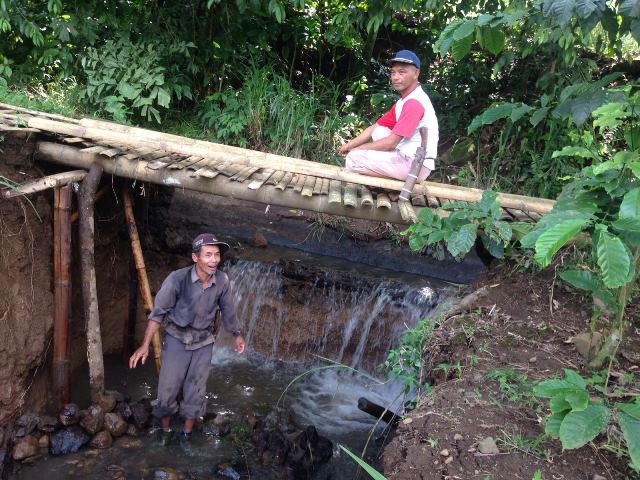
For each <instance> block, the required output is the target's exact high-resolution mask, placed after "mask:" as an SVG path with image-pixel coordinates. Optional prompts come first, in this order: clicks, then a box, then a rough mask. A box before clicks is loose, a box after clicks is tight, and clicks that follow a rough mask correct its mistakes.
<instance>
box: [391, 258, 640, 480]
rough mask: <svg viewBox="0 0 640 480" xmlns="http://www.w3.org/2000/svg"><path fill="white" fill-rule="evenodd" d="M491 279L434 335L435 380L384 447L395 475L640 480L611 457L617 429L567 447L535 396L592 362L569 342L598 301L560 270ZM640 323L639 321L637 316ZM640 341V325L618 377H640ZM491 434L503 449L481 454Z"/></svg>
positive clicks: (396, 479)
mask: <svg viewBox="0 0 640 480" xmlns="http://www.w3.org/2000/svg"><path fill="white" fill-rule="evenodd" d="M481 283H482V284H484V285H489V286H490V293H489V295H488V296H487V297H485V298H484V299H482V300H480V301H478V302H477V304H476V305H475V307H474V309H473V310H472V313H470V314H466V315H461V316H457V317H453V318H451V319H450V320H448V321H446V322H445V323H444V324H443V325H441V326H440V328H438V329H437V331H436V332H435V334H434V336H433V339H432V341H431V347H430V351H431V359H430V367H431V371H430V375H431V376H432V378H433V382H434V386H433V389H432V392H431V393H430V394H429V395H427V396H426V397H425V398H424V400H423V401H422V402H421V404H420V405H419V406H418V407H417V408H416V409H415V410H413V411H412V412H411V413H410V414H409V415H408V416H407V418H406V419H405V420H404V421H403V422H402V423H401V424H400V426H399V427H398V429H397V433H396V435H395V437H394V438H393V440H392V441H391V443H390V444H389V445H387V447H386V448H385V449H384V453H383V454H382V457H381V464H382V469H383V470H384V473H385V476H386V478H387V479H389V480H401V479H407V480H409V479H411V480H417V479H424V480H433V479H436V478H442V479H471V478H478V479H483V480H484V479H491V480H513V479H522V480H531V479H532V478H534V474H535V473H536V471H537V470H540V472H541V474H542V476H541V477H540V478H543V479H576V480H578V479H580V480H582V479H585V480H587V479H588V480H592V479H598V478H606V479H611V480H613V479H622V478H636V477H630V476H629V475H631V473H630V470H629V468H628V466H627V465H626V463H625V462H624V461H622V460H620V459H617V458H616V457H615V455H614V454H612V453H611V451H615V449H616V448H617V447H616V442H615V441H614V440H613V438H615V436H609V434H610V433H611V432H610V431H608V432H607V433H606V434H605V435H601V436H600V437H599V438H598V439H597V440H596V441H594V442H593V443H590V444H589V445H587V446H585V447H583V448H580V449H578V450H569V451H566V452H564V453H563V452H562V448H561V445H560V443H559V441H555V440H548V439H544V438H542V437H541V434H542V432H543V427H542V425H541V419H542V418H544V417H545V416H546V413H547V410H546V405H544V404H540V403H538V402H537V401H536V400H535V398H534V397H533V396H532V395H531V386H532V383H533V382H535V381H537V380H541V379H545V378H549V377H552V376H562V369H563V368H572V369H576V370H580V369H581V368H582V367H583V363H584V360H583V358H582V357H581V356H580V355H579V354H578V353H577V352H576V350H575V347H574V346H573V345H572V344H571V343H569V342H568V339H569V338H570V337H571V336H573V335H575V334H577V333H580V332H584V331H586V330H588V321H589V317H590V312H591V307H590V306H589V305H588V303H586V301H584V300H583V299H581V298H580V297H579V296H577V295H575V294H573V293H570V292H568V291H566V290H565V289H564V288H563V287H560V286H558V285H557V284H555V285H554V271H553V270H552V269H550V270H546V271H544V272H542V273H539V274H531V273H511V272H510V271H508V270H507V269H499V270H498V271H494V272H492V273H491V274H490V275H489V276H487V277H486V278H484V279H483V281H482V282H481ZM636 311H637V310H636ZM634 321H635V325H636V327H637V325H638V323H639V322H638V317H637V315H636V316H635V320H634ZM638 340H639V336H638V330H637V329H635V330H634V329H630V332H629V336H628V338H627V339H626V342H625V345H624V348H622V350H621V354H620V360H621V363H620V364H619V365H614V373H620V372H622V373H631V374H632V376H633V375H637V373H636V372H637V365H638V360H639V359H640V356H639V354H638V351H639V350H640V342H639V341H638ZM583 374H584V372H583ZM634 381H636V382H637V378H636V379H635V380H634ZM627 389H630V390H632V391H635V390H636V389H637V384H636V385H635V386H634V385H633V383H632V384H631V385H628V386H627ZM487 437H492V438H493V439H494V440H495V441H496V446H497V447H498V450H499V453H498V452H497V451H496V452H495V454H482V453H480V452H479V449H478V444H479V442H481V441H482V440H484V439H486V438H487ZM445 454H446V455H445ZM597 475H600V476H601V477H598V476H597Z"/></svg>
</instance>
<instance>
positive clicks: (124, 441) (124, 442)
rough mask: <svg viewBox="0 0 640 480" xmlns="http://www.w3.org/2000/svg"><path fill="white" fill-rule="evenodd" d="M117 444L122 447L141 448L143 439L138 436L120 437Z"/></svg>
mask: <svg viewBox="0 0 640 480" xmlns="http://www.w3.org/2000/svg"><path fill="white" fill-rule="evenodd" d="M116 445H117V446H118V447H120V448H140V447H141V446H142V441H141V440H140V439H138V438H131V437H120V438H118V439H117V440H116Z"/></svg>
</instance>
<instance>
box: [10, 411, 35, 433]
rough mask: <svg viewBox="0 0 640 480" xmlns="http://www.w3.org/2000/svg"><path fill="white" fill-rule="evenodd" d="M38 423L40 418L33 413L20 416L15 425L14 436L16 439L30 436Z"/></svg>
mask: <svg viewBox="0 0 640 480" xmlns="http://www.w3.org/2000/svg"><path fill="white" fill-rule="evenodd" d="M39 421H40V416H39V415H38V414H37V413H35V412H29V413H25V414H24V415H20V416H19V417H18V419H17V420H16V423H15V427H14V428H15V434H14V436H15V437H16V438H21V437H26V436H27V435H30V434H31V433H32V432H33V431H34V430H35V429H36V427H37V426H38V422H39Z"/></svg>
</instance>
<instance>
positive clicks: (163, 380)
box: [129, 233, 245, 445]
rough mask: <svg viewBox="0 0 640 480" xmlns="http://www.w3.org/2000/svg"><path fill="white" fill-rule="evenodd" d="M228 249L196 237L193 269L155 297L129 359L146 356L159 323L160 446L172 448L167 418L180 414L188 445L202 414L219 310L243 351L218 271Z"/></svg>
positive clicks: (172, 278)
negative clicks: (161, 332) (141, 337)
mask: <svg viewBox="0 0 640 480" xmlns="http://www.w3.org/2000/svg"><path fill="white" fill-rule="evenodd" d="M227 250H229V245H228V244H226V243H224V242H221V241H219V240H218V239H217V238H216V237H215V236H214V235H213V234H211V233H203V234H201V235H198V236H197V237H196V238H195V239H194V240H193V244H192V253H191V258H192V260H193V263H194V265H192V266H190V267H185V268H181V269H180V270H176V271H173V272H171V273H170V274H169V276H168V277H167V278H166V279H165V281H164V282H163V283H162V287H161V288H160V290H159V291H158V293H157V294H156V298H155V300H154V304H153V310H152V311H151V313H150V314H149V323H148V324H147V329H146V331H145V334H144V340H143V341H142V345H141V346H140V348H138V350H136V351H135V352H134V353H133V355H132V356H131V358H130V360H129V366H130V367H131V368H135V367H136V364H137V363H138V361H139V360H140V361H142V363H143V364H144V362H145V360H146V359H147V357H148V355H149V344H150V343H151V339H152V338H153V335H154V334H155V333H156V332H158V330H159V328H160V324H161V323H162V324H163V325H164V326H165V329H166V335H165V337H164V342H163V344H162V358H161V360H162V366H161V367H160V378H159V380H158V401H157V404H156V405H155V406H154V408H153V414H154V415H155V416H156V417H158V418H160V424H161V425H162V429H163V432H162V435H161V442H162V443H163V444H165V445H166V444H168V443H170V441H171V439H172V437H173V432H172V431H171V428H170V421H171V415H173V414H174V413H176V412H177V411H178V402H177V398H178V394H179V393H180V390H182V401H181V402H180V415H181V416H182V417H183V418H184V426H183V430H182V433H181V435H180V440H181V441H184V440H189V439H190V436H191V430H192V429H193V424H194V422H195V420H196V419H197V418H199V417H202V416H203V415H204V414H205V413H206V398H205V394H206V391H207V379H208V378H209V367H210V365H211V354H212V350H213V343H214V342H215V334H216V332H217V327H218V326H217V325H216V321H215V318H216V312H217V310H218V308H220V313H221V314H222V322H223V324H224V327H225V330H227V331H228V332H231V333H232V334H233V336H234V337H235V344H236V345H235V350H236V352H238V353H242V352H243V351H244V347H245V343H244V339H243V338H242V336H241V335H240V327H239V324H238V320H237V318H236V312H235V307H234V305H233V295H232V292H231V285H230V283H229V277H227V275H226V274H225V273H224V272H222V271H220V270H218V265H219V264H220V260H221V254H222V253H224V252H226V251H227Z"/></svg>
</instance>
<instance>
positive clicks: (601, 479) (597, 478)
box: [592, 473, 607, 480]
mask: <svg viewBox="0 0 640 480" xmlns="http://www.w3.org/2000/svg"><path fill="white" fill-rule="evenodd" d="M592 480H607V479H606V478H605V477H603V476H602V475H598V474H597V473H596V474H594V475H593V479H592Z"/></svg>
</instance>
